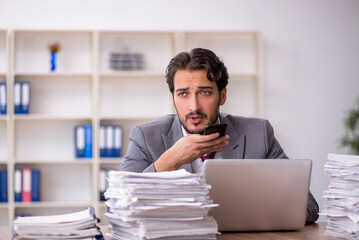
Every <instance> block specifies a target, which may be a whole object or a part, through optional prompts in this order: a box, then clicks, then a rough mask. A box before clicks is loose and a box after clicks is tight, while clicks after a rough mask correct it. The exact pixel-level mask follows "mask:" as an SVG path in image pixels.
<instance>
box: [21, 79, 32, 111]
mask: <svg viewBox="0 0 359 240" xmlns="http://www.w3.org/2000/svg"><path fill="white" fill-rule="evenodd" d="M20 106H21V107H22V109H21V112H22V113H26V114H27V113H29V107H30V83H28V82H23V83H22V84H21V104H20Z"/></svg>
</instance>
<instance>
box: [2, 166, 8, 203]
mask: <svg viewBox="0 0 359 240" xmlns="http://www.w3.org/2000/svg"><path fill="white" fill-rule="evenodd" d="M7 191H8V189H7V170H6V169H1V170H0V202H8V192H7Z"/></svg>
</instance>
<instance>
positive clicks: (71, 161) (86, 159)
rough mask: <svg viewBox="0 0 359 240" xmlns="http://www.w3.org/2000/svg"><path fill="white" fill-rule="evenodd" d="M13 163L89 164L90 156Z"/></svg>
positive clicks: (90, 161)
mask: <svg viewBox="0 0 359 240" xmlns="http://www.w3.org/2000/svg"><path fill="white" fill-rule="evenodd" d="M14 163H15V165H27V164H31V165H36V164H41V165H91V164H92V159H91V158H84V159H75V160H47V161H46V160H41V161H39V160H15V161H14Z"/></svg>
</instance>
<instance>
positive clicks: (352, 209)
mask: <svg viewBox="0 0 359 240" xmlns="http://www.w3.org/2000/svg"><path fill="white" fill-rule="evenodd" d="M324 170H325V172H326V173H327V174H328V175H329V176H330V182H329V189H328V190H327V191H325V192H324V196H323V197H324V198H325V199H326V204H325V206H324V209H323V211H322V213H321V215H326V216H327V218H328V224H327V229H326V234H328V235H332V236H336V237H342V238H345V239H359V156H353V155H337V154H329V155H328V162H327V163H326V164H325V166H324Z"/></svg>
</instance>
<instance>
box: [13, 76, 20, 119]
mask: <svg viewBox="0 0 359 240" xmlns="http://www.w3.org/2000/svg"><path fill="white" fill-rule="evenodd" d="M14 112H15V114H20V113H21V82H18V81H16V82H15V83H14Z"/></svg>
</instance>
